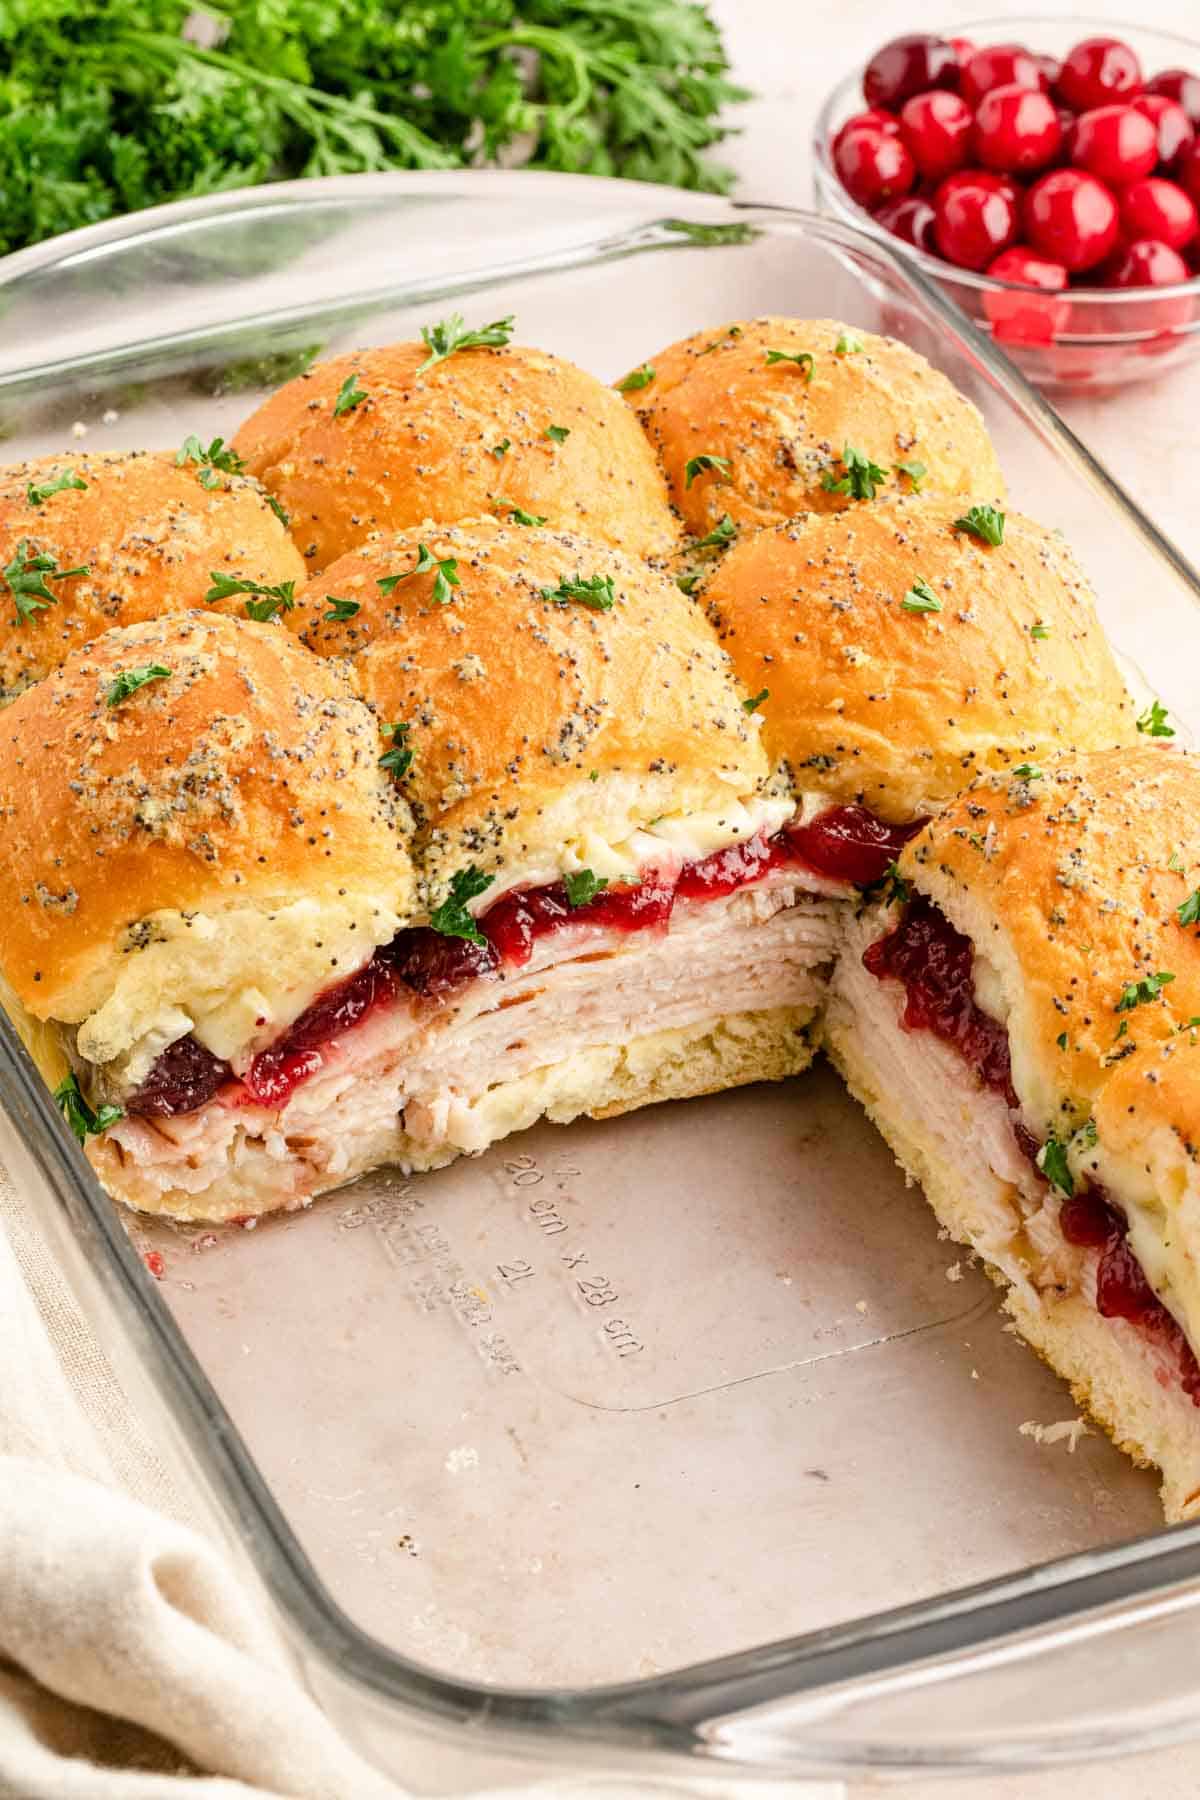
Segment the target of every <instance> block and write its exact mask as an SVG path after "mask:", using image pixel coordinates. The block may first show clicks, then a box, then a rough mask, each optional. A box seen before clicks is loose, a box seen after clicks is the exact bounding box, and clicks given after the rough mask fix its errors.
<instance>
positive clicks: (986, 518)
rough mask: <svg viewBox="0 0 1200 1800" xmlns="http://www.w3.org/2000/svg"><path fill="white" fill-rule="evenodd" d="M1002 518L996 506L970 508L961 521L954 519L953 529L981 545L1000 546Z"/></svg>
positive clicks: (1002, 527)
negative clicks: (974, 539) (965, 534)
mask: <svg viewBox="0 0 1200 1800" xmlns="http://www.w3.org/2000/svg"><path fill="white" fill-rule="evenodd" d="M1004 518H1005V515H1004V514H1003V513H1002V512H1001V511H1000V508H999V507H998V506H972V507H970V508H968V510H967V511H966V512H965V513H964V514H963V516H962V518H961V519H955V521H954V529H955V531H965V532H967V533H968V535H969V536H971V537H975V538H978V539H979V541H980V543H981V544H1002V543H1003V542H1004Z"/></svg>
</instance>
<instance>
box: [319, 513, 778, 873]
mask: <svg viewBox="0 0 1200 1800" xmlns="http://www.w3.org/2000/svg"><path fill="white" fill-rule="evenodd" d="M422 544H423V545H425V547H426V548H427V550H428V551H429V553H430V555H431V556H432V557H433V558H434V559H435V560H437V561H439V562H440V561H443V560H446V561H451V560H452V561H453V563H454V564H455V571H454V572H455V574H456V575H457V579H458V583H459V585H458V586H457V587H453V588H450V589H449V590H448V597H447V600H446V603H445V604H438V603H437V602H436V601H435V599H434V586H435V581H436V574H435V572H432V571H430V572H426V573H424V574H420V575H418V574H408V573H406V572H407V571H411V570H413V569H414V568H415V566H416V563H417V560H418V556H419V550H420V546H421V545H422ZM396 575H400V576H401V577H402V579H401V580H400V581H398V582H397V583H396V584H395V586H394V587H392V589H391V592H390V593H388V594H384V593H383V592H382V590H381V589H380V586H379V582H380V580H381V579H383V580H385V581H387V580H390V578H391V577H394V576H396ZM576 577H582V578H583V580H584V582H585V583H586V582H588V581H592V580H595V579H598V580H599V581H600V582H601V584H603V583H604V582H605V581H609V582H611V605H608V606H607V608H606V609H604V610H599V609H597V608H596V607H595V606H594V605H590V604H588V596H587V595H586V594H585V595H583V596H581V597H576V598H569V599H567V598H563V597H562V595H561V592H560V588H561V584H562V583H564V582H567V583H570V582H572V581H574V580H575V578H576ZM547 594H549V595H551V596H553V597H550V598H547V597H546V596H547ZM327 595H332V596H336V597H339V598H342V599H345V600H348V601H350V602H352V603H357V604H358V606H359V610H358V611H357V612H356V613H355V614H354V616H353V617H352V618H350V619H348V620H346V621H344V622H341V623H337V622H332V621H328V620H326V619H325V618H324V614H325V613H326V612H327V611H328V610H330V609H329V607H328V605H327V601H326V596H327ZM592 598H593V600H594V599H596V598H599V599H600V600H606V599H607V590H606V589H603V588H602V591H601V592H600V594H599V595H593V596H592ZM288 623H289V625H291V626H292V627H293V628H294V629H297V630H300V631H301V632H302V633H303V635H304V639H305V642H306V643H308V644H309V645H310V646H311V647H312V648H313V649H314V650H316V651H317V652H318V653H319V654H320V655H322V656H338V655H343V656H345V655H348V656H351V657H352V658H353V666H354V671H355V674H356V677H357V679H358V681H359V684H360V687H361V691H362V693H363V695H364V697H365V698H366V699H367V700H368V701H369V702H370V704H371V705H372V706H373V707H374V708H375V709H376V711H377V713H378V715H379V719H380V722H381V724H383V725H392V724H394V723H396V722H399V721H402V722H404V723H406V724H407V725H408V727H409V731H408V736H407V737H406V739H405V743H406V745H407V747H408V748H410V749H411V750H412V752H413V762H412V767H411V770H410V772H409V773H408V774H407V775H406V776H405V778H404V788H405V792H406V794H407V795H408V796H409V797H410V799H411V801H412V804H413V808H414V812H415V815H416V818H417V822H418V835H417V845H418V853H419V855H420V857H421V859H422V862H423V865H424V867H425V870H426V872H427V874H428V876H429V881H430V886H431V891H433V892H435V893H436V892H437V891H438V889H439V886H440V884H442V883H443V882H444V880H445V879H447V878H448V877H449V875H450V874H452V873H453V871H454V870H456V869H458V868H460V867H461V866H463V864H464V863H467V862H474V863H476V864H477V865H478V866H479V867H480V868H481V869H483V870H485V871H487V872H489V873H491V872H495V871H498V870H500V869H502V868H507V869H510V870H516V869H537V868H543V867H547V866H549V867H550V868H551V869H553V868H555V867H558V866H561V864H560V861H559V857H560V851H561V849H562V847H563V846H568V845H576V846H584V845H588V844H589V843H590V844H592V845H593V846H598V845H605V844H607V845H613V844H617V843H620V842H622V841H623V840H625V839H626V838H627V837H628V836H629V835H630V833H632V832H635V831H637V830H639V829H641V828H643V827H645V826H646V825H647V824H649V823H650V822H651V821H656V820H658V819H660V818H661V817H662V816H663V815H667V816H668V817H669V818H680V817H686V816H690V815H696V814H704V815H708V814H716V815H717V817H718V818H722V817H725V816H726V815H729V816H737V815H738V814H739V812H740V809H741V805H742V803H743V802H744V801H745V800H747V799H748V798H751V797H753V796H755V795H756V794H757V793H758V791H759V790H760V789H761V787H762V785H763V783H764V781H765V778H766V775H767V761H766V758H765V756H764V754H763V750H762V747H761V742H760V727H759V723H758V721H757V719H756V718H754V717H753V716H751V715H749V714H747V712H746V711H745V710H744V708H743V705H742V691H741V689H740V688H739V687H738V686H737V683H736V682H735V680H734V678H733V675H732V672H731V670H730V666H729V660H728V658H727V656H726V654H725V652H724V651H723V650H722V649H721V647H720V646H719V644H718V643H717V641H716V638H715V636H714V634H713V631H712V629H711V627H710V626H709V624H708V622H707V621H706V619H705V618H704V615H703V613H702V612H701V611H700V609H699V608H698V607H696V606H695V605H694V604H693V603H692V602H691V601H689V600H688V599H686V598H685V596H684V595H683V594H681V593H680V592H679V590H678V588H677V587H676V586H675V584H674V582H672V581H670V580H669V579H667V578H666V577H665V576H662V575H659V574H658V573H656V572H655V571H654V570H653V569H651V568H649V567H647V565H646V564H644V563H640V562H635V561H633V560H632V559H630V558H628V557H625V556H622V555H621V554H620V552H618V551H615V550H612V549H611V548H608V547H606V546H604V545H602V544H596V543H594V542H590V541H589V540H587V539H586V538H581V537H577V536H574V535H571V534H568V533H566V532H556V531H551V530H549V529H536V528H530V527H527V526H521V525H511V524H505V525H498V524H496V523H495V522H494V521H490V520H476V521H471V522H469V523H465V524H463V525H461V526H449V527H447V526H434V525H428V524H427V525H422V526H420V527H419V528H418V529H416V530H414V531H410V532H407V533H400V534H396V535H392V536H389V537H377V538H373V539H372V540H371V541H370V542H369V543H367V544H365V545H363V547H362V548H361V549H360V550H358V551H356V552H355V553H353V554H352V555H350V556H347V557H343V558H341V559H339V561H337V562H336V563H334V564H333V565H332V566H331V567H330V568H328V569H327V570H326V571H325V573H324V574H323V575H322V576H321V578H320V580H319V581H315V582H312V583H310V585H309V587H308V588H307V589H306V590H305V591H304V593H303V594H302V595H301V596H300V604H299V605H298V607H297V609H296V611H295V613H294V614H292V615H291V616H290V618H289V621H288ZM785 810H786V809H785ZM734 835H736V833H732V832H730V833H727V834H726V835H725V837H724V839H723V841H724V842H729V841H730V837H731V836H734ZM597 853H598V851H596V850H595V849H594V848H593V849H592V850H588V851H587V852H586V854H584V852H583V851H582V850H581V852H580V855H581V857H582V860H583V861H584V862H586V863H587V866H591V867H594V866H595V865H594V862H592V861H589V860H588V859H589V858H590V857H592V856H593V854H597ZM596 872H597V873H599V874H607V873H608V871H607V869H606V868H597V869H596Z"/></svg>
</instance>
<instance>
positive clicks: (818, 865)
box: [784, 805, 925, 887]
mask: <svg viewBox="0 0 1200 1800" xmlns="http://www.w3.org/2000/svg"><path fill="white" fill-rule="evenodd" d="M924 823H925V820H924V819H915V820H912V821H910V822H909V823H908V824H907V825H889V824H888V823H887V821H886V820H885V819H880V818H877V817H876V816H875V814H874V813H873V812H869V811H868V810H867V808H866V807H865V806H857V805H850V806H831V807H829V808H828V809H827V810H826V811H825V812H823V813H818V814H817V816H816V818H815V819H810V820H809V821H808V823H807V825H790V826H788V827H787V829H786V831H785V833H784V835H785V837H786V838H787V842H788V846H789V848H790V849H791V851H792V854H793V855H794V856H796V857H798V858H799V860H800V861H801V862H802V863H805V864H806V865H807V867H808V868H810V869H813V870H815V872H816V873H817V874H818V875H827V876H828V877H829V878H830V880H831V881H850V882H853V883H854V885H855V886H856V887H866V886H867V885H868V883H869V882H872V881H879V880H881V879H882V877H883V876H884V874H885V873H886V871H887V867H888V864H889V863H893V862H895V860H896V858H897V857H898V856H899V854H900V852H901V850H903V848H904V846H905V844H907V842H908V840H909V838H911V837H915V836H916V835H917V832H918V831H920V829H921V827H922V825H923V824H924Z"/></svg>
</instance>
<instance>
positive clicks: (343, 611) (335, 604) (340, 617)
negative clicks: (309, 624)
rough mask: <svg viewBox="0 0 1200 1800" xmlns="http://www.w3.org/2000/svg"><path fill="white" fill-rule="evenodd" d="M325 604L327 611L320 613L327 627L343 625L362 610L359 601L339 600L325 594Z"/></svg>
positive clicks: (332, 595) (333, 595)
mask: <svg viewBox="0 0 1200 1800" xmlns="http://www.w3.org/2000/svg"><path fill="white" fill-rule="evenodd" d="M325 604H326V605H327V606H328V608H329V611H328V612H325V613H322V614H321V618H322V619H323V620H324V622H325V623H326V624H327V625H344V624H345V623H346V620H347V619H353V618H354V617H355V615H356V614H357V613H359V612H360V611H361V610H362V601H361V600H339V599H338V597H337V595H336V594H326V596H325Z"/></svg>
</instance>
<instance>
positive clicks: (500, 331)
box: [417, 313, 516, 375]
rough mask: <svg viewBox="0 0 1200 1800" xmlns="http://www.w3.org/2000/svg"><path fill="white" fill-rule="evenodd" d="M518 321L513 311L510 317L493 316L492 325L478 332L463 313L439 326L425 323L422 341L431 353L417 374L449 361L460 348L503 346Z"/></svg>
mask: <svg viewBox="0 0 1200 1800" xmlns="http://www.w3.org/2000/svg"><path fill="white" fill-rule="evenodd" d="M515 324H516V319H515V317H514V315H513V314H512V313H509V315H508V316H507V318H504V319H493V321H492V323H491V324H490V325H482V326H480V328H479V329H478V330H477V331H468V330H467V323H466V320H465V319H464V318H463V316H462V314H461V313H451V314H450V317H449V318H448V319H440V320H439V321H438V323H437V324H436V325H422V327H421V341H422V343H423V344H424V345H425V348H426V349H427V350H428V352H429V355H428V356H427V357H426V358H425V361H424V362H423V363H422V364H421V366H420V368H419V369H418V370H417V374H418V375H423V374H424V373H425V371H426V369H432V368H433V367H434V365H435V364H436V363H440V362H445V361H446V358H447V357H449V356H453V355H455V353H456V352H457V351H459V350H500V349H502V348H503V346H504V345H505V344H507V343H508V342H509V340H510V339H511V337H512V334H513V326H514V325H515Z"/></svg>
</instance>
